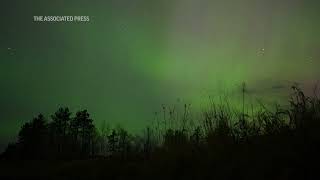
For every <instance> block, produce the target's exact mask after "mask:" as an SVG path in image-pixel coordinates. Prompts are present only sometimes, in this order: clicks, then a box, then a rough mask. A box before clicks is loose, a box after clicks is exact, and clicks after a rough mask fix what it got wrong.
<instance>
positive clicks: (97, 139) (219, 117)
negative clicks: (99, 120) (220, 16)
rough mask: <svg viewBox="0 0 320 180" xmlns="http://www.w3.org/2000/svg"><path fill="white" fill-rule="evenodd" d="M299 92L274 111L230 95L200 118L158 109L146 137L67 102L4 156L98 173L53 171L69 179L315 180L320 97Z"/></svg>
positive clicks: (29, 128)
mask: <svg viewBox="0 0 320 180" xmlns="http://www.w3.org/2000/svg"><path fill="white" fill-rule="evenodd" d="M292 90H293V94H292V96H291V98H290V100H289V107H287V108H281V107H280V106H276V107H275V109H274V110H272V111H271V110H268V109H267V108H266V107H265V106H263V105H261V107H260V108H257V109H258V110H256V111H255V112H252V113H251V114H249V113H245V111H244V108H243V110H242V112H238V111H235V110H234V109H232V108H231V106H230V105H229V104H228V102H227V101H225V103H223V104H215V103H214V102H212V103H211V104H210V107H209V108H208V109H206V110H205V111H204V112H203V113H202V116H201V118H200V120H198V121H196V122H195V121H194V120H193V119H192V117H191V115H190V106H189V105H187V104H185V105H184V110H183V113H182V114H178V112H177V111H176V109H175V108H170V107H166V106H163V107H162V112H161V113H159V114H157V117H161V118H157V119H156V121H155V122H154V123H153V125H152V126H148V127H146V128H145V130H144V133H143V134H142V135H133V134H130V133H129V132H128V131H126V130H125V129H124V128H121V127H117V128H110V126H107V125H106V124H104V125H102V126H101V128H100V129H99V130H98V128H96V127H95V125H94V123H93V120H92V119H91V118H90V115H89V113H88V112H87V110H82V111H78V112H76V114H75V115H74V116H72V113H71V112H70V110H69V109H68V108H66V107H65V108H59V109H58V110H57V111H56V112H55V113H54V114H53V115H51V116H50V119H51V120H50V121H47V120H46V118H45V117H44V116H43V115H42V114H40V115H38V116H37V117H35V118H34V119H33V120H32V121H31V122H27V123H25V124H24V125H23V126H22V127H21V129H20V131H19V134H18V140H17V142H16V143H12V144H9V145H8V147H7V149H6V151H5V152H4V153H3V154H2V159H4V160H6V161H11V160H28V159H29V160H64V162H65V161H71V160H80V159H82V160H84V161H85V162H87V163H86V165H83V166H86V167H87V166H88V168H89V169H91V170H92V171H93V172H94V173H91V174H90V173H88V171H84V172H79V171H77V172H74V173H73V172H72V171H71V170H70V169H68V170H64V169H62V170H61V169H60V170H59V173H57V172H55V173H56V174H55V173H54V174H53V175H57V174H59V176H60V175H61V176H70V177H77V176H81V177H90V178H111V179H128V178H131V179H150V178H156V179H314V178H315V177H317V174H318V170H319V168H318V166H317V165H314V164H317V163H319V160H320V159H319V152H320V151H319V150H320V134H319V127H320V99H319V97H318V96H317V93H315V95H314V96H312V97H308V96H306V95H305V94H304V93H303V92H302V91H301V90H300V89H299V88H298V87H296V86H293V87H292ZM243 101H244V97H243ZM243 104H244V103H243ZM243 106H244V105H243ZM89 162H97V163H95V164H94V165H92V164H90V163H89ZM72 167H73V168H75V169H77V168H78V166H76V165H73V166H72ZM72 167H71V169H72ZM92 174H94V175H92Z"/></svg>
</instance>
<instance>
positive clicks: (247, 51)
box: [0, 0, 320, 144]
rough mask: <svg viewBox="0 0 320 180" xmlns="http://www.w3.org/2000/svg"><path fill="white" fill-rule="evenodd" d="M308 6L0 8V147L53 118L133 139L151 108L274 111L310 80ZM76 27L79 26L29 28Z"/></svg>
mask: <svg viewBox="0 0 320 180" xmlns="http://www.w3.org/2000/svg"><path fill="white" fill-rule="evenodd" d="M319 9H320V3H319V1H317V0H241V1H239V0H219V1H216V0H198V1H196V0H167V1H165V0H163V1H162V0H161V1H160V0H158V1H152V0H107V1H94V2H93V1H85V0H81V1H62V0H56V1H43V0H41V1H40V0H39V1H34V0H33V1H22V0H21V1H18V0H12V1H4V2H2V3H1V12H0V13H1V29H0V32H1V36H0V58H1V59H0V79H1V84H0V89H1V93H0V108H1V110H0V111H1V116H0V142H1V144H6V143H7V142H8V141H10V140H13V139H14V138H15V136H14V135H15V134H16V133H17V131H18V130H19V128H20V126H21V125H22V124H23V123H24V122H26V121H29V120H31V119H32V117H34V116H35V115H37V114H38V113H44V114H45V115H46V116H47V117H49V115H50V114H51V113H53V112H54V111H55V110H56V109H57V108H58V107H59V106H68V107H70V108H71V109H72V110H73V112H74V111H76V110H79V109H82V108H85V109H88V111H89V112H90V113H91V115H92V118H93V119H94V120H95V123H96V124H97V125H98V126H99V124H101V123H102V122H103V121H107V122H109V123H110V124H112V125H116V124H121V125H122V126H124V127H126V128H128V129H129V130H131V131H140V130H141V129H142V128H143V127H144V126H145V125H146V124H147V123H148V121H150V120H152V119H153V116H154V112H156V111H159V110H161V105H162V104H167V105H172V104H176V103H177V99H180V102H179V103H180V104H183V103H191V104H192V108H193V109H194V110H195V111H197V110H199V109H200V108H201V107H202V106H203V104H205V101H206V99H207V97H208V96H218V95H219V94H221V93H222V92H226V93H227V94H228V95H230V96H231V97H232V99H233V103H234V104H237V103H238V102H239V101H240V100H241V94H240V93H241V91H240V85H241V83H242V82H246V84H247V86H248V96H250V97H252V99H256V98H258V97H259V98H261V99H264V100H265V101H267V102H279V103H282V102H284V101H285V99H287V95H288V94H289V93H290V91H289V89H290V85H292V83H294V82H298V83H299V84H300V85H301V86H302V87H303V88H304V89H305V90H306V91H311V88H312V87H311V86H312V85H313V84H315V83H316V82H317V81H318V80H319V75H320V71H319V67H320V61H319V58H320V49H319V48H320V36H319V32H320V21H319V17H320V11H319ZM35 15H43V16H45V15H86V16H90V22H87V23H74V22H72V23H70V22H59V23H50V22H42V23H41V22H33V16H35Z"/></svg>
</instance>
